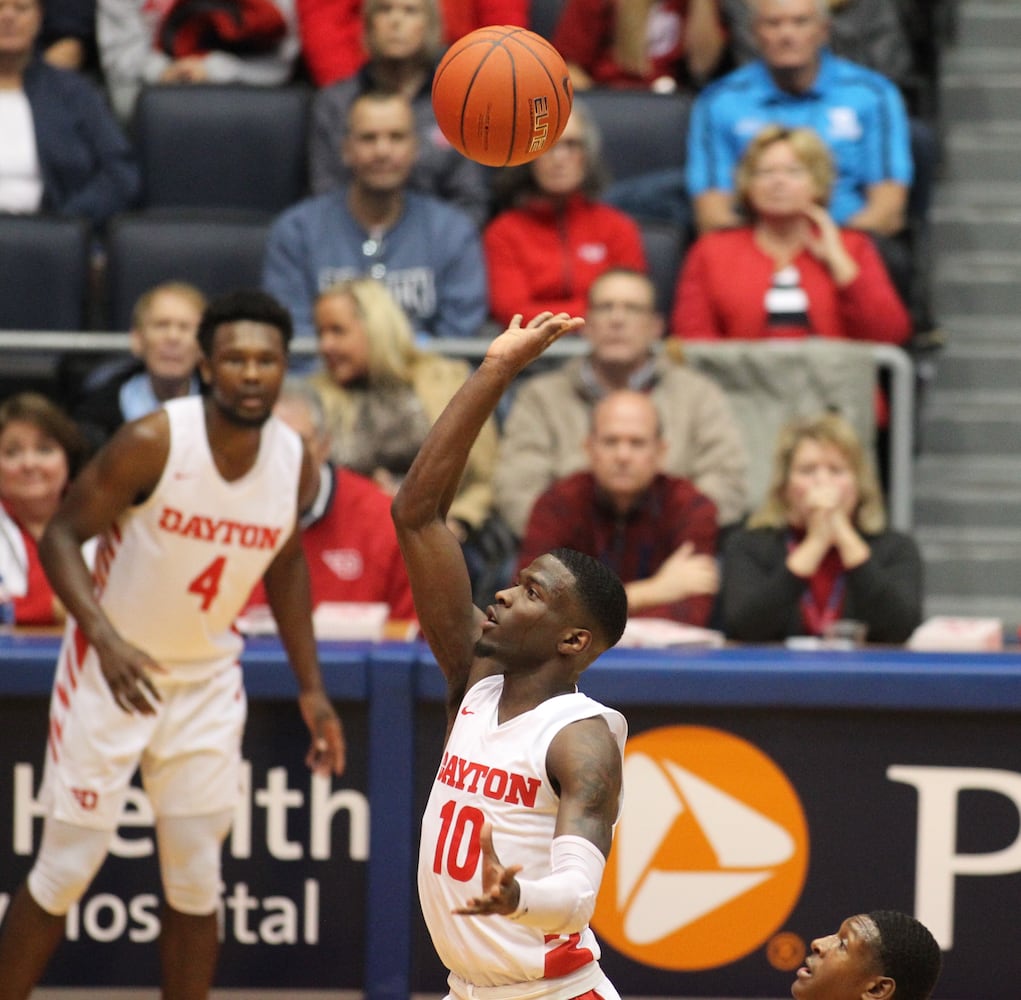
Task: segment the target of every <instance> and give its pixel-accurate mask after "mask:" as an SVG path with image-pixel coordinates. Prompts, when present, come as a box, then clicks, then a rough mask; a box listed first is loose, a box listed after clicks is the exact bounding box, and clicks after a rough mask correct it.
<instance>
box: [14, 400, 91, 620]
mask: <svg viewBox="0 0 1021 1000" xmlns="http://www.w3.org/2000/svg"><path fill="white" fill-rule="evenodd" d="M85 453H86V443H85V439H84V437H83V436H82V434H81V433H80V432H79V431H78V428H77V427H76V425H75V424H74V422H73V421H72V420H71V418H70V417H68V416H67V415H66V414H65V413H64V411H63V410H61V409H60V407H58V406H57V405H56V404H55V403H51V402H50V401H49V400H48V399H47V398H46V397H45V396H41V395H39V394H38V393H34V392H22V393H19V394H18V395H16V396H11V397H10V399H7V400H6V401H5V402H4V403H3V404H2V405H0V587H3V588H4V589H5V590H6V591H7V594H8V595H10V596H12V597H13V599H14V600H13V603H14V622H15V624H17V625H56V624H58V623H59V622H61V621H63V620H64V617H65V615H64V608H63V605H62V604H61V603H60V601H59V600H58V599H57V597H56V595H55V594H54V593H53V588H52V587H51V586H50V582H49V580H48V579H47V578H46V573H45V572H44V570H43V567H42V563H40V561H39V551H38V541H39V539H40V538H41V537H42V534H43V531H44V530H45V528H46V525H47V524H48V523H49V521H50V518H51V517H52V516H53V515H54V513H56V510H57V507H59V506H60V501H61V499H62V498H63V496H64V491H65V490H66V489H67V484H68V483H69V482H70V481H71V479H72V478H73V477H74V475H75V473H76V472H77V471H78V469H79V467H80V466H81V465H82V463H83V462H84V460H85Z"/></svg>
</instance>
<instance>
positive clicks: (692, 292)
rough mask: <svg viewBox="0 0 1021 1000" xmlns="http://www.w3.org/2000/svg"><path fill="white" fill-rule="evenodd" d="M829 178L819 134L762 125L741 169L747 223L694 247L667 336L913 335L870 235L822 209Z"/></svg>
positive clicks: (888, 338) (894, 339)
mask: <svg viewBox="0 0 1021 1000" xmlns="http://www.w3.org/2000/svg"><path fill="white" fill-rule="evenodd" d="M833 176H834V167H833V160H832V158H831V156H830V152H829V149H828V148H827V146H826V144H825V142H824V141H823V140H822V139H821V138H820V137H819V136H818V135H817V134H816V133H815V132H814V131H812V130H811V129H807V128H796V129H791V128H787V127H785V126H781V125H769V126H766V128H764V129H763V130H762V131H761V132H760V133H759V134H758V135H757V136H756V137H755V138H754V139H753V140H752V142H751V143H750V144H749V145H748V148H747V150H746V151H745V154H744V156H743V157H742V159H741V162H740V165H739V166H738V171H737V192H738V197H739V199H740V203H741V205H742V206H743V208H744V211H745V214H746V216H747V218H748V223H747V224H746V225H743V226H738V227H737V228H735V229H724V230H718V231H715V232H710V233H706V234H704V235H703V236H701V237H699V239H697V240H696V241H695V243H694V244H692V246H691V248H690V249H689V251H688V253H687V256H686V257H685V260H684V265H683V267H682V268H681V273H680V276H679V278H678V282H677V291H676V295H675V298H674V309H673V317H672V323H671V333H672V334H673V335H674V336H675V337H680V338H681V339H682V340H719V339H742V340H756V339H760V338H767V337H807V336H812V335H815V336H820V337H840V338H844V339H849V340H869V341H878V342H885V343H890V344H901V343H903V342H904V341H905V340H907V338H908V336H909V335H910V332H911V320H910V317H909V315H908V312H907V310H906V309H905V307H904V303H903V302H902V301H901V299H900V297H899V296H898V294H897V291H896V289H895V288H894V286H893V283H892V282H891V280H890V277H889V275H888V274H887V271H886V267H885V266H884V264H883V261H882V258H881V257H880V255H879V251H878V250H877V249H876V247H875V244H874V243H873V241H872V239H871V238H870V237H869V235H868V234H867V233H865V232H862V231H860V230H856V229H841V228H839V227H838V226H837V225H836V223H834V221H833V219H832V217H831V216H830V214H829V212H828V211H827V210H826V208H825V205H826V203H827V202H828V200H829V193H830V187H831V185H832V182H833Z"/></svg>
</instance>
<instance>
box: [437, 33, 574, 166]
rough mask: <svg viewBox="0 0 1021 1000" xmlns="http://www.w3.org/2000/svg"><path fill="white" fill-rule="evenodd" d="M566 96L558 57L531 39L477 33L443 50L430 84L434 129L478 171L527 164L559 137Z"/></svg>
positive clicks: (550, 48)
mask: <svg viewBox="0 0 1021 1000" xmlns="http://www.w3.org/2000/svg"><path fill="white" fill-rule="evenodd" d="M572 100H573V92H572V89H571V80H570V77H569V76H568V75H567V66H566V65H565V64H564V60H563V57H562V56H561V55H560V53H559V52H557V50H556V49H555V48H553V46H552V45H550V43H549V42H547V41H546V39H545V38H543V37H542V36H541V35H537V34H536V33H535V32H534V31H528V30H527V29H526V28H518V27H515V26H513V25H501V26H496V25H493V26H489V27H485V28H478V29H477V30H475V31H472V32H470V33H469V34H467V35H464V36H463V37H461V38H459V39H458V40H457V41H456V42H454V44H453V45H451V46H450V48H449V49H447V51H446V53H445V54H444V56H443V58H442V59H441V60H440V64H439V66H437V67H436V75H435V76H434V77H433V89H432V102H433V111H434V112H435V114H436V122H437V124H438V125H439V127H440V131H441V132H442V133H443V134H444V135H445V136H446V137H447V140H448V141H449V142H450V144H451V145H452V146H453V147H454V148H455V149H456V150H458V151H459V152H461V153H463V154H464V155H465V156H467V157H468V158H469V159H471V160H475V161H476V162H477V163H483V164H485V165H486V166H489V167H509V166H513V165H515V164H517V163H527V162H528V161H529V160H534V159H535V158H536V157H537V156H539V155H540V154H541V153H544V152H545V151H546V150H547V149H549V148H550V147H551V146H552V145H553V143H554V142H556V141H557V139H558V138H559V137H560V133H561V132H563V130H564V126H565V125H567V119H568V118H569V117H570V114H571V102H572Z"/></svg>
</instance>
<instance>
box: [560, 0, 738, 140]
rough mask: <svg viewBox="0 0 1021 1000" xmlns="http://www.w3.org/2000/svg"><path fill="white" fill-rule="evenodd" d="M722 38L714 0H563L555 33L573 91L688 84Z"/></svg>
mask: <svg viewBox="0 0 1021 1000" xmlns="http://www.w3.org/2000/svg"><path fill="white" fill-rule="evenodd" d="M726 43H727V34H726V31H725V29H724V27H723V21H722V18H721V16H720V11H719V7H718V3H717V0H566V2H565V3H564V7H563V10H562V11H561V14H560V19H559V20H558V22H557V27H556V31H555V32H554V34H553V44H554V45H555V46H556V48H557V50H558V51H559V52H560V54H561V55H562V56H563V57H564V59H565V61H566V62H567V69H568V72H569V73H570V74H571V82H572V83H573V84H574V89H575V90H579V91H581V90H588V89H589V88H590V87H642V88H645V89H647V90H655V91H659V92H662V93H669V92H672V91H674V90H677V89H682V90H693V89H695V88H697V87H698V86H699V85H701V84H702V83H703V82H705V80H706V79H707V78H708V77H709V76H710V75H711V73H712V72H713V70H714V69H715V68H716V65H717V63H718V62H719V61H720V58H721V56H722V55H723V52H724V49H725V47H726ZM635 124H636V126H638V127H640V126H641V123H640V122H636V123H635ZM678 141H680V140H678Z"/></svg>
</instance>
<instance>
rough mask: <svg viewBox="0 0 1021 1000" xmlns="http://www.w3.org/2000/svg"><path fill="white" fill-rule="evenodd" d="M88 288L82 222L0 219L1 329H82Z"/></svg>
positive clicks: (86, 244)
mask: <svg viewBox="0 0 1021 1000" xmlns="http://www.w3.org/2000/svg"><path fill="white" fill-rule="evenodd" d="M88 286H89V227H88V223H87V222H86V221H85V220H83V219H62V218H55V217H46V216H19V215H0V329H4V330H63V331H67V330H82V329H84V328H85V326H86V315H87V313H86V303H87V297H88Z"/></svg>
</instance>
